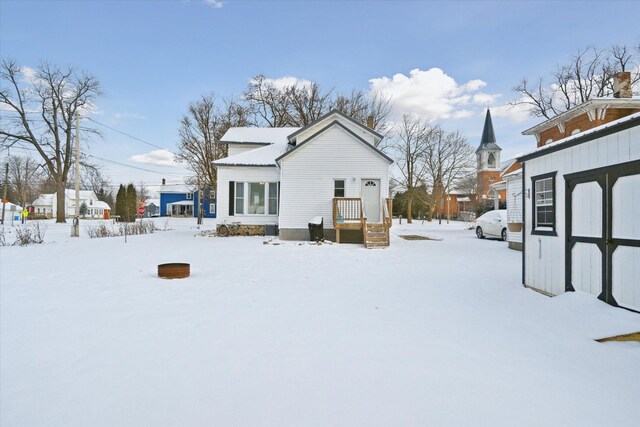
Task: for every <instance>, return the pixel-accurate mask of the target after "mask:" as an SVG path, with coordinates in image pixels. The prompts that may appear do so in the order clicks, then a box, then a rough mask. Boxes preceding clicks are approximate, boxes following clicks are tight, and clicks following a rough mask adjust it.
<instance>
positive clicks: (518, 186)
mask: <svg viewBox="0 0 640 427" xmlns="http://www.w3.org/2000/svg"><path fill="white" fill-rule="evenodd" d="M505 180H506V181H507V223H521V222H522V175H521V174H519V175H514V176H509V177H507V178H506V179H505ZM507 236H508V238H507V240H508V241H509V242H515V243H522V232H519V231H518V232H515V231H509V232H508V233H507Z"/></svg>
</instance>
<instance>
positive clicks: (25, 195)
mask: <svg viewBox="0 0 640 427" xmlns="http://www.w3.org/2000/svg"><path fill="white" fill-rule="evenodd" d="M7 162H8V163H9V191H10V192H11V194H12V195H13V197H14V199H15V200H16V202H17V203H18V204H19V205H20V206H27V205H28V204H29V203H31V202H33V200H34V199H35V198H37V189H38V185H39V184H40V182H41V180H42V178H43V176H44V174H43V171H42V168H41V167H40V165H39V164H38V163H37V162H36V161H35V160H34V159H32V158H31V157H19V156H9V158H8V160H7Z"/></svg>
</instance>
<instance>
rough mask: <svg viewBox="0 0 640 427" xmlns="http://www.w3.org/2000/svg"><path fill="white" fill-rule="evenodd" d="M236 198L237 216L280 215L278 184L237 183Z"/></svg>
mask: <svg viewBox="0 0 640 427" xmlns="http://www.w3.org/2000/svg"><path fill="white" fill-rule="evenodd" d="M234 197H235V215H278V183H277V182H236V183H235V196H234ZM212 204H213V203H212Z"/></svg>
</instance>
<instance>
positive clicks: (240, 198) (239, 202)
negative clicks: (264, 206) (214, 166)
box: [236, 182, 244, 215]
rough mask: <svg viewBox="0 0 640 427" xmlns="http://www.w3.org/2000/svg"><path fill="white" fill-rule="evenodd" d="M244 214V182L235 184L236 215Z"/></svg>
mask: <svg viewBox="0 0 640 427" xmlns="http://www.w3.org/2000/svg"><path fill="white" fill-rule="evenodd" d="M243 214H244V182H236V215H243Z"/></svg>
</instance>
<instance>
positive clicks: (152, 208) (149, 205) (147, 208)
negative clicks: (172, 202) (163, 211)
mask: <svg viewBox="0 0 640 427" xmlns="http://www.w3.org/2000/svg"><path fill="white" fill-rule="evenodd" d="M156 216H160V199H147V200H145V201H144V217H145V218H153V217H156Z"/></svg>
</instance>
